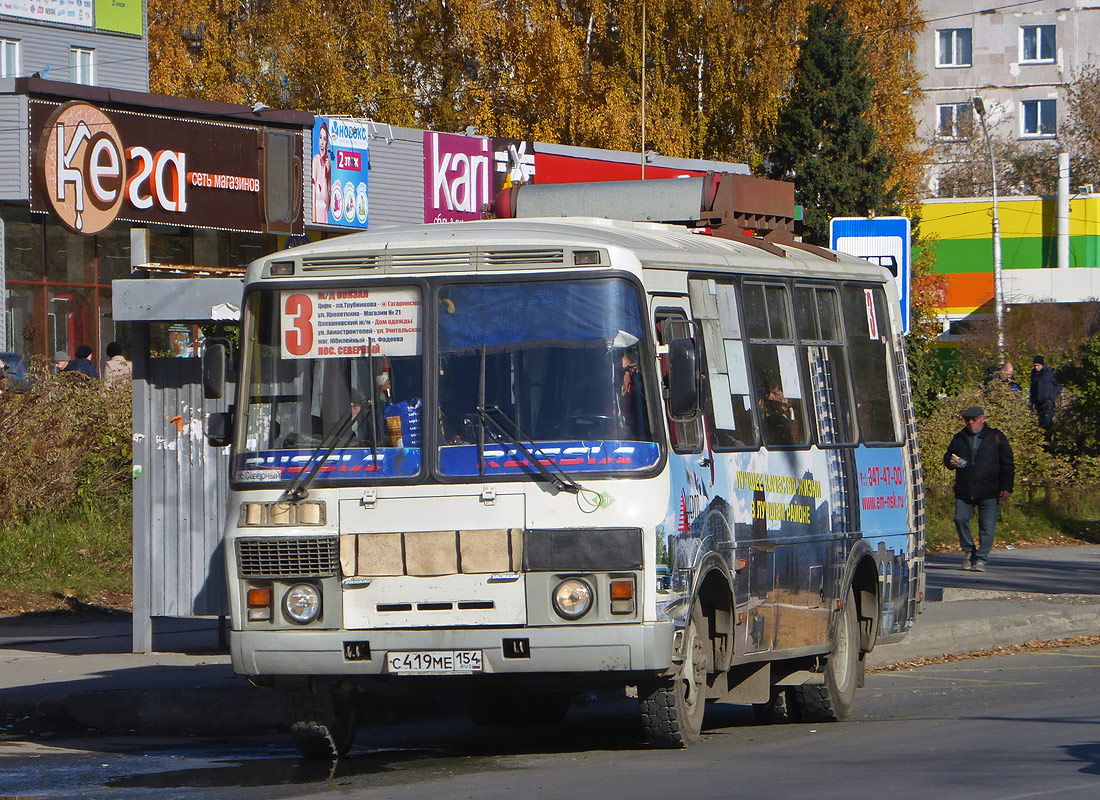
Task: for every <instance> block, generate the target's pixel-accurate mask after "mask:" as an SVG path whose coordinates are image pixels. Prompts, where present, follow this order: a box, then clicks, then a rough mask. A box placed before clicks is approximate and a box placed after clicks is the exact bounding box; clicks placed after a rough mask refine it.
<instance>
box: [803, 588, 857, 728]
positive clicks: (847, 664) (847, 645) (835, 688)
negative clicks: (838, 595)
mask: <svg viewBox="0 0 1100 800" xmlns="http://www.w3.org/2000/svg"><path fill="white" fill-rule="evenodd" d="M862 667H863V661H862V660H861V659H860V657H859V622H858V620H857V619H856V599H855V595H854V594H853V593H852V590H851V589H849V590H848V596H847V597H846V598H845V600H844V607H843V608H842V609H841V611H840V619H838V620H837V625H836V638H835V640H834V641H833V652H832V653H831V654H830V655H829V658H828V660H827V661H826V662H825V684H824V685H823V686H798V687H795V688H794V689H793V690H792V691H791V694H790V697H791V699H792V700H793V701H794V704H793V705H794V706H795V708H794V709H792V710H793V711H795V712H796V717H797V719H798V720H799V721H805V722H836V721H838V720H846V719H850V718H851V716H852V707H853V706H854V705H855V701H856V689H857V688H858V686H859V679H860V675H859V670H860V669H862Z"/></svg>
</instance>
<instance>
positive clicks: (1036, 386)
mask: <svg viewBox="0 0 1100 800" xmlns="http://www.w3.org/2000/svg"><path fill="white" fill-rule="evenodd" d="M1061 392H1062V384H1060V383H1058V379H1057V378H1056V377H1054V369H1053V368H1052V367H1048V366H1047V365H1046V364H1045V363H1043V357H1042V356H1035V367H1034V369H1032V371H1031V392H1030V394H1029V396H1028V402H1029V404H1030V405H1031V407H1032V409H1034V411H1035V413H1036V414H1038V415H1039V425H1040V426H1042V427H1044V428H1049V427H1050V423H1051V422H1052V421H1053V420H1054V401H1055V400H1056V399H1057V397H1058V395H1059V394H1061Z"/></svg>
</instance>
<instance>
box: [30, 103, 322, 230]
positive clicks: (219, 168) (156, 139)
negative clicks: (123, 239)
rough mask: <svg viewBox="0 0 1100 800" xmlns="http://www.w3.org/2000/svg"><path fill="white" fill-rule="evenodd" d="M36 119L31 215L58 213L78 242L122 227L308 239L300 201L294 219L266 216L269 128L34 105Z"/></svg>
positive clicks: (82, 106) (72, 106) (75, 106)
mask: <svg viewBox="0 0 1100 800" xmlns="http://www.w3.org/2000/svg"><path fill="white" fill-rule="evenodd" d="M30 120H31V124H30V131H31V148H32V162H33V164H34V169H35V175H34V180H32V181H31V198H30V207H31V210H32V211H41V212H50V211H52V212H53V213H55V214H56V215H57V217H58V218H59V219H60V220H61V222H62V223H63V224H64V225H65V226H66V227H68V228H69V229H70V230H73V231H75V232H77V233H83V234H87V235H91V234H95V233H98V232H99V231H102V230H103V229H105V228H107V227H108V226H109V225H110V224H111V223H112V222H114V221H115V220H116V219H120V220H127V221H130V222H142V223H161V224H167V225H184V226H189V227H201V228H213V229H220V230H239V231H250V232H257V233H259V232H263V231H265V230H269V229H271V228H272V227H280V228H283V227H286V226H287V225H289V226H291V227H293V228H295V229H296V231H295V232H299V233H300V232H301V229H302V208H301V198H300V197H298V198H297V203H296V204H294V207H295V208H296V212H295V213H294V214H293V216H292V219H289V220H272V219H270V218H268V216H267V215H266V214H265V208H264V188H265V187H264V186H263V181H262V178H261V175H262V174H263V171H262V164H263V162H262V154H263V150H262V141H263V128H261V127H257V126H247V125H234V124H232V123H225V122H209V121H203V120H189V119H180V118H169V117H162V116H156V115H152V114H144V113H136V112H131V111H119V110H109V111H105V110H102V109H99V108H97V107H96V106H93V105H91V104H89V103H84V102H80V101H72V102H68V103H64V104H59V103H55V102H47V101H40V100H32V101H31V102H30ZM298 146H299V148H300V147H301V144H300V140H299V144H298ZM299 152H300V151H299ZM284 216H285V214H284Z"/></svg>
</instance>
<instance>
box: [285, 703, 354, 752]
mask: <svg viewBox="0 0 1100 800" xmlns="http://www.w3.org/2000/svg"><path fill="white" fill-rule="evenodd" d="M357 701H358V696H357V695H356V694H354V693H348V692H341V691H337V690H335V689H333V690H331V691H329V692H325V691H323V690H312V691H307V692H305V693H304V694H303V695H301V696H298V697H295V698H294V700H293V706H294V712H295V717H296V721H295V722H294V724H292V725H291V726H290V735H291V737H292V738H293V739H294V745H295V746H296V747H297V748H298V752H299V753H301V755H302V758H306V759H310V760H330V761H336V760H337V759H339V758H340V757H341V756H345V755H347V753H348V751H349V750H351V746H352V744H354V743H355V730H356V727H357V726H358V721H359V713H358V702H357Z"/></svg>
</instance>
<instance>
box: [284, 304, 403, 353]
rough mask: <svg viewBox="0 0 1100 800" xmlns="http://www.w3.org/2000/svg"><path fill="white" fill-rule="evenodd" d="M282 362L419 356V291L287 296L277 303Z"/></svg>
mask: <svg viewBox="0 0 1100 800" xmlns="http://www.w3.org/2000/svg"><path fill="white" fill-rule="evenodd" d="M279 306H280V307H279V312H280V313H279V324H280V336H279V344H280V349H281V351H282V356H283V358H354V357H357V356H364V355H366V354H367V348H368V346H369V347H370V349H371V350H372V351H373V353H376V354H377V353H382V354H385V355H390V356H407V355H419V354H420V352H421V350H420V334H421V328H420V308H421V301H420V290H419V289H416V288H412V287H394V286H386V287H376V288H369V289H366V288H364V289H332V290H328V291H285V292H281V293H280V297H279Z"/></svg>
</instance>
